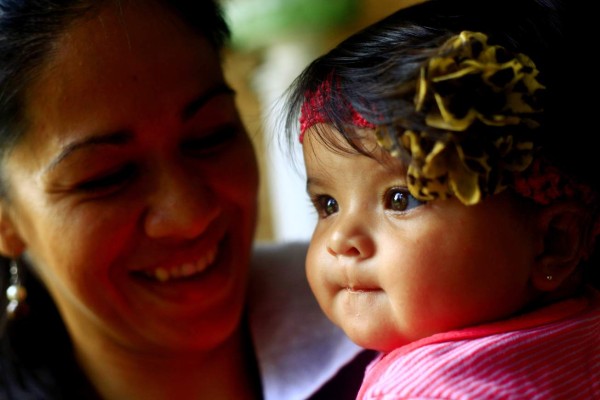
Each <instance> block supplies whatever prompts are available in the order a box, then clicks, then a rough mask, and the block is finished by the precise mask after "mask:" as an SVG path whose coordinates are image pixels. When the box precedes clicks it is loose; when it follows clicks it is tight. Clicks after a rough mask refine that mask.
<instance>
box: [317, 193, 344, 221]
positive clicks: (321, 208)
mask: <svg viewBox="0 0 600 400" xmlns="http://www.w3.org/2000/svg"><path fill="white" fill-rule="evenodd" d="M313 204H314V206H315V208H316V210H317V212H318V213H319V216H320V217H321V218H325V217H328V216H330V215H331V214H335V213H336V212H338V209H339V207H338V203H337V200H336V199H334V198H333V197H331V196H327V195H320V196H317V197H316V198H314V199H313Z"/></svg>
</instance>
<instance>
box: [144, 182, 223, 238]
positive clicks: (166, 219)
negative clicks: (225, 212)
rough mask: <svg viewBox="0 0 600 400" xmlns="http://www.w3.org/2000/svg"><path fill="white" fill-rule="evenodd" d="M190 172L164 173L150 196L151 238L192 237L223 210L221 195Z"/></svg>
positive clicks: (147, 222)
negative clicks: (192, 176) (191, 177)
mask: <svg viewBox="0 0 600 400" xmlns="http://www.w3.org/2000/svg"><path fill="white" fill-rule="evenodd" d="M198 181H199V179H198V177H195V179H190V176H189V175H188V174H184V173H180V172H175V171H170V172H169V173H162V174H160V177H158V178H157V182H156V184H155V185H153V186H154V188H153V190H152V194H151V195H150V196H149V198H148V206H147V210H146V215H145V218H144V228H145V231H146V234H147V235H148V236H149V237H152V238H166V237H172V238H182V239H192V238H195V237H197V236H198V235H200V234H202V233H203V232H204V231H205V230H206V229H207V227H208V226H209V225H210V224H211V222H212V221H214V220H215V219H216V218H217V217H218V215H219V214H220V212H221V206H220V205H219V201H218V195H217V193H215V192H214V191H213V190H212V189H211V187H210V185H209V184H207V183H206V182H198Z"/></svg>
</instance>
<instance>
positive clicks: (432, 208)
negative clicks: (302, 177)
mask: <svg viewBox="0 0 600 400" xmlns="http://www.w3.org/2000/svg"><path fill="white" fill-rule="evenodd" d="M564 12H565V11H564V10H562V5H561V4H560V3H558V2H554V3H550V2H548V1H535V0H518V1H512V0H509V1H497V2H495V1H490V2H481V1H479V2H478V1H469V0H465V1H454V2H448V1H444V0H439V1H438V0H430V1H427V2H424V3H421V4H419V5H416V6H413V7H411V8H408V9H404V10H400V11H398V12H397V13H395V14H394V15H391V16H390V17H388V18H386V19H384V20H382V21H380V22H378V23H376V24H374V25H372V26H370V27H368V28H367V29H365V30H363V31H362V32H359V33H357V34H355V35H353V36H352V37H350V38H348V39H347V40H345V41H344V42H342V43H341V44H339V45H338V46H337V47H336V48H335V49H333V50H332V51H330V52H329V53H328V54H326V55H324V56H321V57H320V58H318V59H317V60H315V61H314V62H313V63H312V64H311V65H309V66H308V67H307V68H306V69H305V71H304V72H303V73H302V74H301V75H300V76H299V77H298V79H297V80H296V81H295V82H294V84H293V85H292V86H291V87H290V89H289V91H288V100H289V103H288V104H289V113H288V114H287V115H286V118H287V128H288V129H287V132H288V136H289V137H290V138H297V137H298V136H297V135H298V133H297V128H296V127H297V121H298V116H300V142H301V143H302V146H303V152H304V160H305V165H306V173H307V191H308V194H309V196H310V198H311V200H312V202H313V204H314V206H315V209H316V211H317V213H318V222H317V226H316V228H315V231H314V234H313V237H312V240H311V244H310V248H309V251H308V255H307V260H306V270H307V276H308V280H309V283H310V285H311V288H312V290H313V292H314V294H315V296H316V298H317V300H318V302H319V304H320V306H321V308H322V309H323V311H324V312H325V314H326V315H327V316H328V317H329V318H330V319H331V320H332V321H333V322H334V323H336V324H337V325H339V326H340V327H341V328H342V329H343V330H344V331H345V332H346V334H347V335H348V336H349V337H350V338H351V339H352V340H353V341H354V342H356V343H357V344H359V345H361V346H363V347H365V348H370V349H376V350H379V351H380V352H381V353H380V356H379V357H378V358H377V359H376V360H375V361H374V362H373V363H372V364H371V365H370V366H369V368H368V369H367V371H366V376H365V380H364V382H363V386H362V388H361V391H360V394H359V398H364V399H367V398H368V399H370V398H385V399H396V398H403V399H405V398H410V399H432V398H437V399H440V398H443V399H450V398H452V399H455V398H470V399H520V398H523V399H534V398H539V399H591V398H598V397H600V293H599V292H598V287H600V284H599V282H598V270H599V269H600V268H599V267H598V262H597V258H595V257H597V253H598V251H597V246H596V240H595V239H596V237H597V235H598V234H599V233H600V217H599V215H600V213H599V210H600V201H599V199H600V196H599V192H598V169H597V167H596V166H595V162H594V159H593V158H588V159H585V154H586V152H590V150H589V148H590V147H591V144H592V142H591V140H592V137H591V135H587V136H588V137H585V133H586V132H584V131H582V130H578V129H577V126H579V125H578V124H580V125H581V126H584V125H583V122H577V121H576V122H574V120H576V119H577V118H580V117H579V114H575V109H574V107H573V106H572V104H570V103H571V100H570V99H572V98H573V95H574V94H575V93H576V90H577V88H574V87H573V86H574V85H573V84H572V83H569V82H568V79H567V78H570V77H569V75H568V71H576V70H575V68H574V67H573V66H571V65H570V64H572V63H573V61H572V60H569V59H567V58H565V54H566V53H565V51H566V50H565V48H564V47H562V46H563V45H564V43H568V40H567V38H569V37H570V36H569V35H570V34H571V31H570V29H571V27H570V26H567V25H566V24H564V23H563V20H562V15H563V13H564ZM568 128H571V129H568ZM575 135H577V136H581V138H579V137H577V140H569V139H568V138H569V136H575ZM588 141H589V142H588ZM570 142H571V143H570ZM588 146H589V147H588ZM586 147H587V148H586ZM590 154H592V153H591V152H590Z"/></svg>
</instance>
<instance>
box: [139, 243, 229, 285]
mask: <svg viewBox="0 0 600 400" xmlns="http://www.w3.org/2000/svg"><path fill="white" fill-rule="evenodd" d="M216 255H217V249H216V248H215V249H213V250H211V251H209V252H208V253H206V254H205V255H204V256H203V257H202V258H200V259H199V260H196V261H195V262H187V263H184V264H181V265H178V266H176V267H173V268H169V269H167V268H162V267H159V268H156V269H155V270H152V271H145V274H146V275H147V276H148V277H151V278H155V279H156V280H158V281H160V282H166V281H169V280H171V279H177V278H187V277H189V276H192V275H195V274H197V273H200V272H202V271H204V270H206V268H208V266H209V265H210V264H212V262H213V261H214V260H215V256H216Z"/></svg>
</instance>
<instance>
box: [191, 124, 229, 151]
mask: <svg viewBox="0 0 600 400" xmlns="http://www.w3.org/2000/svg"><path fill="white" fill-rule="evenodd" d="M239 132H240V129H239V128H238V126H236V125H226V126H223V127H221V128H219V129H217V130H216V131H214V132H213V133H211V134H208V135H205V136H201V137H195V138H191V139H188V140H186V141H185V143H184V144H183V148H184V150H185V151H187V152H189V153H191V154H193V155H210V154H211V153H212V152H214V151H216V150H218V149H220V148H221V147H222V146H224V145H226V144H227V143H229V142H230V141H231V140H233V139H234V138H235V137H237V135H238V133H239Z"/></svg>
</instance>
